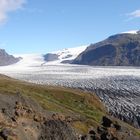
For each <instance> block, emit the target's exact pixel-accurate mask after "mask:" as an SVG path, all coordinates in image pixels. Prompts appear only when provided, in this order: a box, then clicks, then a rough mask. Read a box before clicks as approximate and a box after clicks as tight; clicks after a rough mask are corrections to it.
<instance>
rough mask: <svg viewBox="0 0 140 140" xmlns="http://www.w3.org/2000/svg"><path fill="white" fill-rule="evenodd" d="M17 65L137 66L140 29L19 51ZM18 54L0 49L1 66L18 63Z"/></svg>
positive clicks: (139, 52) (139, 54) (139, 55)
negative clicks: (37, 50)
mask: <svg viewBox="0 0 140 140" xmlns="http://www.w3.org/2000/svg"><path fill="white" fill-rule="evenodd" d="M19 56H21V57H22V58H23V59H22V60H21V61H20V63H18V65H20V64H22V66H23V64H24V65H47V64H54V65H55V64H61V63H68V64H80V65H91V66H140V31H130V32H123V33H120V34H116V35H113V36H110V37H109V38H107V39H105V40H103V41H101V42H98V43H96V44H91V45H89V46H81V47H76V48H68V49H63V50H59V51H56V52H51V53H46V54H45V55H43V54H37V55H36V54H25V55H19ZM20 59H21V58H16V57H14V56H12V55H9V54H8V53H6V52H5V50H3V49H0V66H5V65H11V64H14V63H17V62H18V61H19V60H20Z"/></svg>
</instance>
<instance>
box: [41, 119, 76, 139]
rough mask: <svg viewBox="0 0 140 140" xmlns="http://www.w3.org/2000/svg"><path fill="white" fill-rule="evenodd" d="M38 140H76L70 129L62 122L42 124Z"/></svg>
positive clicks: (51, 121) (54, 121)
mask: <svg viewBox="0 0 140 140" xmlns="http://www.w3.org/2000/svg"><path fill="white" fill-rule="evenodd" d="M39 140H77V138H76V135H75V133H74V131H73V130H72V128H71V127H70V126H69V125H68V124H67V123H66V122H64V121H60V120H48V121H46V122H45V123H44V126H43V129H42V133H41V137H40V138H39Z"/></svg>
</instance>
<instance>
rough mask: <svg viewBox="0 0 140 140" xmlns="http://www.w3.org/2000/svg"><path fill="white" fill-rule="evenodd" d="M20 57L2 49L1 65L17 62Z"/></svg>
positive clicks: (0, 53) (0, 51)
mask: <svg viewBox="0 0 140 140" xmlns="http://www.w3.org/2000/svg"><path fill="white" fill-rule="evenodd" d="M19 60H20V58H16V57H14V56H13V55H9V54H8V53H7V52H6V51H5V50H4V49H0V66H6V65H10V64H14V63H17V62H18V61H19Z"/></svg>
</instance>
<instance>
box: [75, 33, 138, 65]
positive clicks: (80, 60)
mask: <svg viewBox="0 0 140 140" xmlns="http://www.w3.org/2000/svg"><path fill="white" fill-rule="evenodd" d="M139 54H140V31H137V32H136V33H120V34H116V35H112V36H110V37H108V38H107V39H105V40H103V41H101V42H98V43H95V44H91V45H90V46H88V47H87V49H86V50H85V51H84V52H82V53H81V54H80V55H79V56H78V57H77V58H76V59H75V60H74V61H73V62H72V63H73V64H82V65H92V66H94V65H96V66H140V55H139Z"/></svg>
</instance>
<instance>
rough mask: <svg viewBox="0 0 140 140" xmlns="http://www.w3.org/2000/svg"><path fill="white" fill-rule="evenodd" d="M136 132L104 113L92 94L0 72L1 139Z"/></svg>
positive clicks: (98, 137)
mask: <svg viewBox="0 0 140 140" xmlns="http://www.w3.org/2000/svg"><path fill="white" fill-rule="evenodd" d="M106 116H107V117H106ZM101 119H102V123H101V122H100V120H101ZM136 135H137V136H136ZM138 135H139V130H137V129H135V128H133V127H131V126H129V125H127V124H125V123H123V122H121V121H119V120H116V119H114V118H112V117H111V116H109V115H107V113H106V112H105V108H104V107H103V105H102V104H101V102H100V101H99V100H98V98H97V97H96V96H95V95H92V94H85V93H83V92H82V91H80V90H72V89H65V88H58V87H57V88H56V87H46V86H40V85H34V84H29V83H25V82H20V81H18V80H14V79H10V78H9V77H6V76H3V75H1V76H0V139H1V140H9V139H10V140H19V139H20V140H78V139H80V140H92V139H93V140H113V139H116V140H129V139H130V140H132V139H133V140H139V139H140V138H139V136H138Z"/></svg>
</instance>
